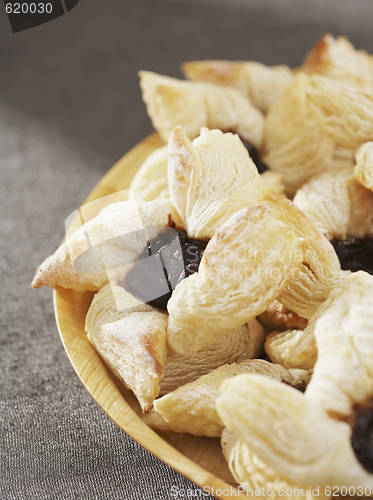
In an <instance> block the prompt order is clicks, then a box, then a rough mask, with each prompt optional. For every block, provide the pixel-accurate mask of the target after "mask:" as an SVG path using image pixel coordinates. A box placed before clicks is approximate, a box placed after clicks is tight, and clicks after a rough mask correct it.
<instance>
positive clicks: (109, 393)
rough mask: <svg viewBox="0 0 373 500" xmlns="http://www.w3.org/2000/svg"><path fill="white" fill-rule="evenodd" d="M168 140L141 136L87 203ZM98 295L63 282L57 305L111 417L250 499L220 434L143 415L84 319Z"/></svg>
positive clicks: (126, 178) (182, 466) (188, 469)
mask: <svg viewBox="0 0 373 500" xmlns="http://www.w3.org/2000/svg"><path fill="white" fill-rule="evenodd" d="M163 145H164V143H163V142H162V140H161V139H160V137H159V136H158V134H152V135H150V136H149V137H147V138H146V139H145V140H143V141H142V142H140V143H139V144H138V145H137V146H136V147H134V148H133V149H132V150H131V151H129V153H127V154H126V155H125V156H124V157H123V158H122V159H121V160H119V162H118V163H117V164H116V165H115V166H114V167H113V168H112V169H111V170H110V171H109V172H108V173H107V174H106V175H105V176H104V177H103V179H102V180H101V181H100V182H99V183H98V184H97V186H96V187H95V188H94V189H93V191H92V192H91V194H90V195H89V196H88V198H87V199H86V200H85V202H84V205H86V204H87V203H90V202H92V201H94V200H98V199H100V200H102V199H104V198H103V197H105V196H107V195H110V194H113V193H115V192H118V191H121V190H125V189H128V188H129V186H130V183H131V180H132V178H133V176H134V175H135V173H136V171H137V170H138V168H139V167H140V165H141V164H142V163H143V162H144V160H145V159H146V158H147V156H148V155H149V154H150V153H152V152H153V151H154V150H155V149H157V148H159V147H161V146H163ZM102 206H103V205H102V204H100V202H98V203H91V204H90V205H89V206H88V208H89V209H91V210H90V212H89V215H87V207H86V206H85V209H84V210H85V213H84V219H85V220H88V219H89V218H92V217H94V216H96V215H97V213H98V211H99V209H100V208H102ZM78 224H79V220H78V218H76V219H74V220H73V221H72V223H71V225H70V228H69V229H70V230H71V229H73V228H74V227H77V225H78ZM93 295H94V293H93V292H76V291H75V290H65V289H64V288H61V287H56V288H55V290H54V310H55V315H56V320H57V326H58V329H59V332H60V335H61V340H62V343H63V345H64V347H65V350H66V352H67V355H68V357H69V359H70V362H71V364H72V365H73V367H74V369H75V371H76V373H77V374H78V376H79V378H80V380H81V381H82V383H83V385H84V387H85V388H86V389H87V391H88V392H89V393H90V394H91V396H92V397H93V398H94V399H95V401H96V402H97V403H98V404H99V405H100V406H101V408H102V409H103V410H104V411H105V412H106V413H107V414H108V415H109V417H110V418H111V419H112V420H113V421H114V422H115V423H116V424H117V425H118V426H119V427H120V428H121V429H123V430H124V431H125V432H126V433H127V434H129V435H130V436H131V437H132V438H133V439H134V440H135V441H137V442H138V443H139V444H141V445H142V446H143V447H144V448H146V449H147V450H149V451H150V452H151V453H153V455H155V456H156V457H158V458H160V459H161V460H162V461H163V462H165V463H166V464H168V465H170V466H171V467H173V468H174V469H175V470H177V471H178V472H181V473H182V474H184V476H186V477H187V478H189V479H190V480H191V481H193V482H194V483H196V484H198V485H199V486H200V487H202V488H203V487H206V488H205V491H208V492H211V491H214V495H215V496H216V498H221V499H225V500H226V499H229V498H236V499H237V498H241V499H242V498H246V499H247V496H246V495H242V494H238V492H237V490H236V489H235V488H233V490H235V491H234V492H233V494H231V487H232V485H235V483H234V480H233V477H232V476H231V474H230V472H229V469H228V466H227V464H226V461H225V459H224V457H223V454H222V452H221V447H220V440H219V439H216V438H215V439H213V438H207V437H195V436H191V435H189V434H177V433H174V432H171V431H168V432H165V431H159V432H157V433H156V432H154V431H153V430H152V429H150V427H148V426H147V425H146V424H145V423H144V422H143V421H142V420H141V410H140V406H139V405H138V403H137V400H136V398H135V397H134V395H133V394H132V392H131V391H128V390H127V389H125V387H124V386H123V385H122V384H121V382H120V381H119V380H118V379H117V378H116V377H115V376H114V375H113V374H112V373H111V371H110V370H109V368H108V367H107V366H106V365H105V363H104V362H103V361H102V359H101V358H100V356H99V355H98V354H97V352H96V350H95V349H94V347H93V346H92V344H91V343H90V342H89V341H88V339H87V335H86V333H85V330H84V322H85V316H86V313H87V310H88V308H89V306H90V304H91V301H92V298H93ZM228 483H229V484H228ZM212 488H214V490H212ZM224 490H225V491H224ZM216 492H217V493H216ZM220 492H221V494H219V493H220Z"/></svg>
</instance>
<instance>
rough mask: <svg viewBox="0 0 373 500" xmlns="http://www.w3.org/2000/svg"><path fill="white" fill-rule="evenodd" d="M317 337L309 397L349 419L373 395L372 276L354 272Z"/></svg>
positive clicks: (327, 310)
mask: <svg viewBox="0 0 373 500" xmlns="http://www.w3.org/2000/svg"><path fill="white" fill-rule="evenodd" d="M314 336H315V339H316V344H317V349H318V358H317V362H316V365H315V368H314V376H313V380H312V386H311V387H309V390H307V397H308V398H309V399H310V400H312V401H313V402H314V403H315V404H318V405H320V406H322V408H324V410H326V411H327V412H328V413H329V414H332V413H334V414H338V415H343V416H348V415H350V414H351V413H352V412H353V409H354V405H356V404H362V405H363V404H365V403H367V401H369V400H370V399H371V398H372V397H373V276H371V275H370V274H368V273H366V272H364V271H358V272H356V273H352V274H351V276H350V278H349V279H348V281H347V282H346V284H345V285H344V286H343V287H342V288H341V289H340V290H339V291H338V292H337V293H335V294H333V297H332V298H331V300H330V302H329V304H328V307H327V308H325V309H324V311H323V314H322V315H321V316H320V317H319V319H318V320H317V322H316V324H315V328H314ZM372 480H373V478H372Z"/></svg>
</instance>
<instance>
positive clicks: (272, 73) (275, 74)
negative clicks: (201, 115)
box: [181, 61, 293, 113]
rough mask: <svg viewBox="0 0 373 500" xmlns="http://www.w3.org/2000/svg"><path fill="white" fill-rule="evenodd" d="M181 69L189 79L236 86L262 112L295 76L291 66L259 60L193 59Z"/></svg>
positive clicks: (264, 111)
mask: <svg viewBox="0 0 373 500" xmlns="http://www.w3.org/2000/svg"><path fill="white" fill-rule="evenodd" d="M181 69H182V71H183V73H184V75H185V76H186V77H187V78H188V79H189V80H194V81H201V82H208V83H214V84H217V85H223V86H226V87H234V88H235V89H236V90H238V91H239V92H240V93H241V94H242V95H244V96H245V97H247V98H248V99H249V100H250V101H251V102H252V104H253V105H254V106H255V107H256V108H258V109H260V110H261V111H262V112H263V113H266V112H267V110H268V108H269V107H270V105H271V104H272V103H273V102H274V101H275V100H276V99H277V98H278V97H279V95H280V94H281V92H282V91H283V90H284V88H285V87H286V86H287V85H288V84H289V83H290V82H291V80H292V79H293V73H292V71H291V69H290V68H289V67H288V66H285V65H283V64H282V65H279V66H265V65H264V64H261V63H259V62H256V61H249V62H244V61H190V62H185V63H183V64H182V65H181Z"/></svg>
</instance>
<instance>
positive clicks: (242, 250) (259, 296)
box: [167, 196, 334, 355]
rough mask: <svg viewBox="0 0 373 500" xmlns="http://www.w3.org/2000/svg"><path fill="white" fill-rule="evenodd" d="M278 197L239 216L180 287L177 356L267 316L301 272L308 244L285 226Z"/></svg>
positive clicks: (173, 327) (174, 306)
mask: <svg viewBox="0 0 373 500" xmlns="http://www.w3.org/2000/svg"><path fill="white" fill-rule="evenodd" d="M275 198H276V197H273V200H274V201H273V202H270V201H269V200H266V201H261V202H258V203H255V204H253V205H251V206H249V207H247V208H244V209H242V210H240V211H239V212H237V213H236V214H234V215H233V216H232V217H231V218H230V219H229V220H228V221H227V222H226V223H225V224H223V226H221V227H220V229H219V230H218V231H217V232H216V233H215V235H214V236H213V238H212V239H211V240H210V242H209V244H208V245H207V248H206V250H205V252H204V255H203V258H202V261H201V264H200V267H199V271H198V273H195V274H193V275H192V276H189V277H188V278H187V279H185V280H183V281H182V282H181V283H180V284H179V285H178V286H177V287H176V288H175V290H174V292H173V294H172V296H171V299H170V300H169V302H168V311H169V313H170V318H169V323H168V329H167V340H168V343H169V345H170V347H171V348H172V349H173V350H175V351H176V352H178V353H180V354H189V355H192V354H194V353H196V352H197V351H198V350H200V349H202V348H203V347H204V346H206V345H208V344H210V343H212V342H214V341H215V340H217V339H218V338H220V337H221V336H223V335H224V334H225V333H227V332H228V331H230V330H231V329H232V328H235V327H237V326H240V325H242V324H244V323H246V322H247V321H249V320H250V319H252V318H254V317H256V316H257V315H259V314H261V313H262V312H264V311H265V310H266V309H267V307H268V306H269V305H270V304H271V303H272V302H273V300H275V299H276V298H277V297H278V295H279V294H280V293H281V292H282V291H283V290H284V289H285V287H286V286H287V284H288V283H289V281H290V279H291V278H292V275H293V273H294V269H299V267H300V265H301V263H302V262H303V260H304V256H305V251H306V249H307V247H308V244H307V242H306V241H305V239H304V237H303V235H301V234H296V231H297V232H298V233H299V231H298V229H296V230H294V229H293V228H292V227H290V226H289V225H287V223H286V222H283V220H284V219H283V217H282V215H283V214H282V213H281V210H278V207H277V208H275V206H274V205H275V204H276V200H275ZM276 199H278V200H284V201H286V200H285V199H284V198H281V197H280V196H278V197H277V198H276ZM285 210H286V209H285ZM279 212H280V217H279V216H278V215H279ZM320 237H321V238H323V237H322V236H321V235H320ZM325 242H326V243H327V244H328V245H329V243H328V242H327V240H325ZM333 251H334V250H333ZM289 293H290V291H289ZM289 293H288V294H287V296H288V295H289ZM307 307H308V306H307Z"/></svg>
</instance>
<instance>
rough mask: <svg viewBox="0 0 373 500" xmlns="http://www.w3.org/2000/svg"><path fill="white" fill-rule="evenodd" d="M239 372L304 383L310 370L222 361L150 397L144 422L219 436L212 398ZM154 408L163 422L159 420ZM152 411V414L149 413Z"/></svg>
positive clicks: (216, 415)
mask: <svg viewBox="0 0 373 500" xmlns="http://www.w3.org/2000/svg"><path fill="white" fill-rule="evenodd" d="M242 373H257V374H261V376H265V377H271V378H273V379H275V380H278V381H279V382H285V383H287V384H290V385H292V384H296V385H298V384H302V385H303V386H306V385H307V383H308V381H309V379H310V374H309V373H308V372H306V371H304V370H295V372H294V374H293V373H292V372H289V371H287V370H285V369H284V368H283V367H282V366H279V365H274V364H272V363H268V361H264V360H261V359H252V360H245V361H242V362H241V363H239V364H232V365H224V366H221V367H220V368H217V369H216V370H214V371H212V372H211V373H209V374H207V375H204V376H203V377H200V378H199V379H197V380H196V381H194V382H192V383H190V384H186V385H183V386H182V387H179V388H178V389H176V390H175V391H173V392H170V393H169V394H167V395H166V396H163V397H162V398H160V399H157V400H155V401H154V410H153V411H152V412H151V414H149V416H148V417H147V418H146V420H145V422H146V423H148V424H150V425H153V426H155V427H157V426H158V425H159V424H161V425H160V426H161V428H166V427H167V428H168V429H171V430H173V431H176V432H189V433H190V434H194V435H196V436H211V437H219V436H220V435H221V432H222V430H223V428H224V426H223V424H222V422H221V420H220V418H219V416H218V413H217V411H216V406H215V401H216V398H217V396H218V394H219V387H220V385H221V383H222V382H223V380H225V379H227V378H229V377H235V376H237V375H239V374H242ZM156 412H158V413H159V414H160V415H162V417H163V418H164V420H165V421H166V423H167V426H166V424H165V422H162V421H161V419H159V416H158V415H154V414H155V413H156ZM153 415H154V417H153Z"/></svg>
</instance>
